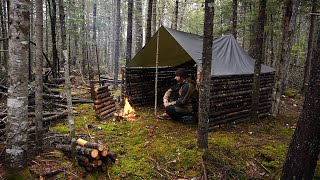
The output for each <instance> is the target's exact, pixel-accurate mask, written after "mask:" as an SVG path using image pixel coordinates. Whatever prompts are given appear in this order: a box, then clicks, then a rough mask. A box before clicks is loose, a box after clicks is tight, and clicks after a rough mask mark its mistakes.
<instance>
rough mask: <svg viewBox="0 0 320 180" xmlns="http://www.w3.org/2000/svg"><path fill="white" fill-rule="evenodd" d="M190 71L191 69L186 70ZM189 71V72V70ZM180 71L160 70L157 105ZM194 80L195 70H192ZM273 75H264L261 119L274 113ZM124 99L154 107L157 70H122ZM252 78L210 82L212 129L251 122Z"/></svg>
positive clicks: (238, 77)
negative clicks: (272, 103) (272, 96)
mask: <svg viewBox="0 0 320 180" xmlns="http://www.w3.org/2000/svg"><path fill="white" fill-rule="evenodd" d="M187 68H188V67H187ZM187 68H186V69H187ZM176 69H177V67H166V68H159V70H158V72H159V74H158V102H159V103H161V102H162V97H163V95H164V93H165V92H166V90H168V89H169V88H170V86H172V85H173V84H174V83H175V80H174V77H175V70H176ZM188 72H189V74H190V75H191V76H194V75H195V74H196V68H194V67H189V68H188ZM274 76H275V75H274V73H266V74H261V86H260V104H259V114H260V117H261V118H263V117H266V116H268V114H269V111H270V109H271V95H272V89H273V86H274ZM122 77H123V78H122V82H121V84H122V86H121V92H122V96H123V97H124V96H129V98H130V100H131V102H132V103H133V104H134V105H153V104H154V92H155V91H154V90H155V86H154V83H155V68H122ZM252 77H253V75H229V76H213V77H212V78H211V94H210V109H211V111H210V116H209V117H210V121H209V129H213V128H214V127H215V126H218V125H221V124H226V123H237V122H241V121H246V120H249V119H250V110H251V97H252Z"/></svg>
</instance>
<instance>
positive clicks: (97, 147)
mask: <svg viewBox="0 0 320 180" xmlns="http://www.w3.org/2000/svg"><path fill="white" fill-rule="evenodd" d="M72 146H75V148H74V149H75V152H74V153H72ZM56 148H57V149H58V150H60V151H63V152H65V153H66V154H67V155H72V154H76V159H77V161H78V164H79V165H80V166H82V167H84V168H85V169H86V170H87V171H90V172H91V171H94V170H99V171H106V170H107V168H108V166H111V165H112V164H114V163H115V162H116V161H117V154H116V153H114V152H112V151H110V150H109V149H108V148H107V147H105V146H104V145H103V144H100V143H96V142H88V141H86V140H84V139H81V138H79V139H77V140H73V141H72V142H71V145H69V144H58V145H57V146H56Z"/></svg>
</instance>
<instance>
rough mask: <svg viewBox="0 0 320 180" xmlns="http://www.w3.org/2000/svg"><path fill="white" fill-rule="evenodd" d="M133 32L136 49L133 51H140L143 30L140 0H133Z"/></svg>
mask: <svg viewBox="0 0 320 180" xmlns="http://www.w3.org/2000/svg"><path fill="white" fill-rule="evenodd" d="M135 7H136V8H135V9H136V13H135V34H136V40H135V41H136V49H135V53H137V52H138V51H140V49H141V48H142V43H143V32H142V4H141V0H135Z"/></svg>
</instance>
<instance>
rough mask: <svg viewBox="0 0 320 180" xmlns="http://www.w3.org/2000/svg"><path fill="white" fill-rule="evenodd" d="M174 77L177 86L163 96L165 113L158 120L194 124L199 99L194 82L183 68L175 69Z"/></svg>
mask: <svg viewBox="0 0 320 180" xmlns="http://www.w3.org/2000/svg"><path fill="white" fill-rule="evenodd" d="M175 75H176V76H175V80H176V81H177V82H178V84H177V85H175V86H173V87H171V88H170V89H169V90H167V92H166V93H165V94H164V97H163V105H164V107H165V111H166V112H165V113H164V114H162V115H160V116H158V118H159V119H173V120H175V121H180V122H182V123H186V124H191V123H196V122H197V111H198V97H199V92H198V90H197V86H196V82H195V81H194V80H192V79H191V78H189V77H188V73H187V71H186V70H185V69H184V68H179V69H177V70H176V72H175Z"/></svg>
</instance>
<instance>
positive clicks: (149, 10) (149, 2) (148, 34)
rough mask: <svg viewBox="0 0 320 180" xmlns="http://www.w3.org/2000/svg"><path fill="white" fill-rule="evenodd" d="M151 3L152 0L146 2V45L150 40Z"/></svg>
mask: <svg viewBox="0 0 320 180" xmlns="http://www.w3.org/2000/svg"><path fill="white" fill-rule="evenodd" d="M152 3H153V0H148V15H147V33H146V43H148V42H149V40H150V39H151V19H152Z"/></svg>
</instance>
